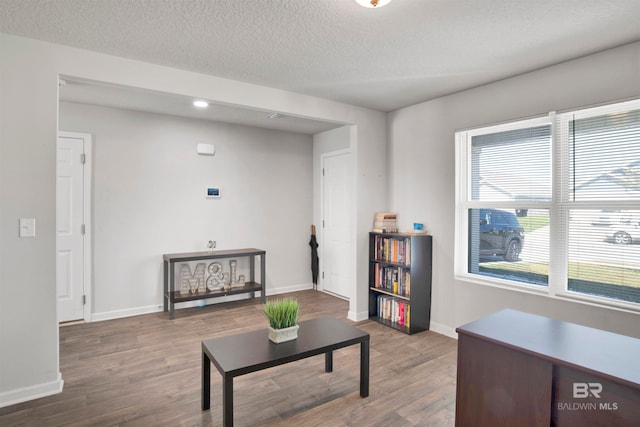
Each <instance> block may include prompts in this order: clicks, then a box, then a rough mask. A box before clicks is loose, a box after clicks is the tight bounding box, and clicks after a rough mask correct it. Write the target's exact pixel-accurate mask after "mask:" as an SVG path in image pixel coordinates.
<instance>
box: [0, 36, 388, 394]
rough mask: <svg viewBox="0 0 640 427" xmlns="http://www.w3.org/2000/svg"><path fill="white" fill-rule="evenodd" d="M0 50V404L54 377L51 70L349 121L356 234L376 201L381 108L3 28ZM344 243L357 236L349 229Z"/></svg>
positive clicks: (361, 304)
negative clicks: (21, 225)
mask: <svg viewBox="0 0 640 427" xmlns="http://www.w3.org/2000/svg"><path fill="white" fill-rule="evenodd" d="M0 52H2V55H0V95H1V96H0V201H1V203H2V205H1V211H0V406H6V405H8V404H11V403H14V402H18V401H22V400H27V399H32V398H35V397H38V396H43V395H47V394H51V393H55V392H57V391H60V389H61V387H62V385H63V382H62V378H61V376H60V374H59V362H58V327H57V320H56V290H55V289H56V286H55V276H56V270H55V146H56V134H57V130H58V129H57V124H58V96H57V89H58V76H59V75H61V76H69V77H74V78H81V79H88V80H95V81H101V82H106V83H113V84H118V85H125V86H131V87H136V88H141V89H148V90H152V91H161V92H168V93H175V94H178V95H184V96H190V97H197V98H204V99H209V100H211V101H213V102H220V103H226V104H230V105H241V106H247V107H250V108H253V109H261V110H265V111H276V112H280V113H283V114H288V115H293V116H299V117H309V118H314V119H319V120H325V121H331V122H339V123H345V124H353V125H356V126H357V129H358V130H357V133H355V134H352V137H351V149H352V152H353V153H354V188H355V191H356V192H357V207H358V212H357V213H356V215H355V216H356V218H355V224H356V227H355V232H356V233H357V234H358V236H360V237H362V236H366V233H367V231H368V230H369V228H370V227H371V223H370V218H371V217H372V216H373V212H374V211H375V210H377V209H380V208H381V207H382V206H383V205H384V204H385V196H384V194H382V192H380V191H379V188H380V183H384V182H385V181H386V176H384V174H385V173H386V169H384V168H381V167H378V166H379V165H380V164H384V162H385V141H386V121H385V114H384V113H380V112H376V111H372V110H367V109H364V108H360V107H355V106H351V105H346V104H341V103H338V102H333V101H328V100H325V99H320V98H315V97H311V96H307V95H302V94H297V93H293V92H287V91H283V90H278V89H273V88H268V87H264V86H258V85H252V84H248V83H242V82H237V81H233V80H228V79H222V78H217V77H212V76H207V75H203V74H198V73H193V72H187V71H183V70H178V69H174V68H169V67H164V66H159V65H154V64H149V63H144V62H140V61H134V60H129V59H124V58H118V57H114V56H110V55H103V54H98V53H95V52H89V51H85V50H81V49H75V48H69V47H64V46H60V45H55V44H51V43H44V42H39V41H35V40H29V39H25V38H21V37H16V36H10V35H6V34H0ZM96 145H97V141H96ZM96 156H99V153H98V152H96ZM372 168H377V171H376V173H375V174H373V173H372ZM96 173H97V171H96ZM221 187H222V186H221ZM310 191H311V190H310ZM309 215H311V214H309ZM20 217H27V218H36V222H37V225H36V230H37V236H36V237H35V238H30V239H20V238H18V218H20ZM365 217H366V218H367V220H366V221H362V218H365ZM307 226H308V225H307ZM307 230H308V229H306V227H305V234H306V232H307ZM307 236H308V235H307ZM208 239H209V238H208V237H207V240H208ZM203 240H204V239H203ZM191 244H193V245H195V244H196V242H195V240H193V241H191V242H190V243H189V245H191ZM354 246H357V248H360V247H361V246H366V244H365V243H362V244H359V242H358V241H357V240H356V239H354ZM266 249H268V248H266ZM356 250H357V252H355V251H356ZM304 253H305V254H308V251H307V250H305V252H304ZM354 254H355V255H354V257H357V260H358V261H357V262H358V270H357V271H356V276H355V283H354V284H353V286H357V287H358V292H359V293H358V292H356V293H355V295H354V298H353V299H352V301H351V302H350V305H351V307H355V308H350V311H352V310H354V311H356V312H360V311H363V310H366V306H367V299H366V284H367V278H366V262H367V254H366V250H365V251H364V252H363V251H361V250H358V249H354ZM94 255H95V256H97V255H96V254H94ZM274 256H275V254H274ZM151 257H153V255H151ZM267 261H268V263H271V262H276V259H273V261H272V258H269V259H268V260H267ZM94 273H95V272H94ZM153 279H154V278H150V280H153ZM155 279H157V277H156V278H155ZM267 279H268V280H269V278H267ZM360 287H364V288H363V289H364V290H363V291H361V290H360ZM362 292H364V294H363V295H364V297H362ZM105 309H108V308H107V307H105Z"/></svg>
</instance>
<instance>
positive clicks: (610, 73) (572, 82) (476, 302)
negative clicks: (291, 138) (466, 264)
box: [388, 43, 640, 337]
mask: <svg viewBox="0 0 640 427" xmlns="http://www.w3.org/2000/svg"><path fill="white" fill-rule="evenodd" d="M638 96H640V43H635V44H632V45H628V46H624V47H621V48H618V49H613V50H609V51H605V52H602V53H599V54H596V55H592V56H589V57H585V58H582V59H578V60H574V61H569V62H566V63H563V64H559V65H557V66H553V67H549V68H546V69H542V70H538V71H535V72H532V73H528V74H524V75H521V76H517V77H514V78H510V79H507V80H503V81H500V82H497V83H494V84H490V85H486V86H483V87H479V88H476V89H472V90H467V91H464V92H460V93H458V94H455V95H451V96H447V97H443V98H439V99H436V100H434V101H430V102H425V103H421V104H417V105H414V106H411V107H407V108H404V109H401V110H398V111H395V112H393V113H390V114H389V117H388V127H389V134H390V137H389V150H390V154H389V158H390V162H389V168H390V171H389V176H390V194H391V197H390V209H391V210H393V211H396V212H399V213H400V215H399V217H398V218H399V222H400V227H401V228H408V227H409V226H410V223H411V222H413V221H415V220H419V222H424V223H425V225H426V227H427V228H428V229H429V231H430V232H431V233H432V234H433V236H434V258H433V305H432V317H431V319H432V327H433V329H435V330H439V331H441V332H444V333H448V334H452V335H453V334H454V329H455V327H457V326H459V325H461V324H464V323H466V322H469V321H472V320H475V319H477V318H479V317H482V316H484V315H487V314H489V313H491V312H494V311H497V310H500V309H503V308H507V307H510V308H514V309H520V310H524V311H528V312H532V313H536V314H540V315H544V316H550V317H554V318H559V319H562V320H566V321H571V322H576V323H581V324H585V325H588V326H592V327H596V328H601V329H605V330H610V331H613V332H617V333H621V334H626V335H632V336H636V337H640V328H638V325H639V323H640V322H639V320H640V319H639V316H638V315H637V314H630V313H625V312H621V311H615V310H612V309H606V308H599V307H592V306H588V305H584V304H580V303H576V302H568V301H561V300H554V299H550V298H545V297H540V296H534V295H530V294H525V293H520V292H516V291H510V290H504V289H497V288H492V287H488V286H482V285H477V284H472V283H465V282H461V281H457V280H455V279H454V270H453V257H454V215H453V213H454V208H455V187H454V183H455V176H454V174H455V170H454V165H455V163H454V133H455V131H456V130H461V129H466V128H471V127H474V126H481V125H487V124H492V123H498V122H504V121H509V120H514V119H520V118H526V117H530V116H535V115H539V114H544V113H547V112H549V111H560V110H563V109H569V108H576V107H582V106H587V105H592V104H597V103H604V102H609V101H615V100H621V99H626V98H631V97H638Z"/></svg>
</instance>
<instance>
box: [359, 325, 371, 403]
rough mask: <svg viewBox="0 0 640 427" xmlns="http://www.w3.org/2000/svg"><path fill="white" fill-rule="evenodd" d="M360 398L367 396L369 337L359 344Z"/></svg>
mask: <svg viewBox="0 0 640 427" xmlns="http://www.w3.org/2000/svg"><path fill="white" fill-rule="evenodd" d="M360 396H361V397H367V396H369V337H367V339H366V340H365V341H362V342H361V343H360Z"/></svg>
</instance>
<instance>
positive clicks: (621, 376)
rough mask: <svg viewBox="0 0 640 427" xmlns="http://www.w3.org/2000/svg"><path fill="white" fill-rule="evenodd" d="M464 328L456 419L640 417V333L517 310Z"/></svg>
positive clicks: (460, 422)
mask: <svg viewBox="0 0 640 427" xmlns="http://www.w3.org/2000/svg"><path fill="white" fill-rule="evenodd" d="M457 332H458V372H457V384H456V389H457V392H456V426H458V427H466V426H561V427H563V426H603V427H604V426H607V427H612V426H638V425H640V369H639V368H638V361H639V360H640V340H638V339H636V338H631V337H627V336H623V335H618V334H614V333H610V332H606V331H601V330H598V329H593V328H588V327H585V326H581V325H576V324H573V323H568V322H562V321H559V320H554V319H549V318H546V317H541V316H536V315H532V314H528V313H522V312H518V311H514V310H503V311H500V312H498V313H495V314H492V315H490V316H487V317H484V318H482V319H479V320H477V321H475V322H471V323H468V324H466V325H464V326H461V327H459V328H458V329H457Z"/></svg>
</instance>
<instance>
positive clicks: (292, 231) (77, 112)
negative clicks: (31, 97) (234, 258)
mask: <svg viewBox="0 0 640 427" xmlns="http://www.w3.org/2000/svg"><path fill="white" fill-rule="evenodd" d="M60 129H61V130H66V131H71V130H73V131H78V132H80V131H82V132H87V133H91V134H92V135H93V138H94V150H93V155H94V158H93V170H94V187H93V189H92V191H93V209H94V219H93V224H94V229H93V242H94V260H93V266H94V267H93V271H94V278H95V279H94V286H93V292H92V295H93V313H94V314H96V315H97V316H94V318H96V317H97V318H108V317H113V316H119V315H121V314H132V313H142V312H147V311H155V310H157V308H158V307H159V306H160V307H161V306H162V254H163V253H176V252H192V251H204V250H207V246H206V245H207V242H208V241H209V240H215V241H216V244H217V249H239V248H246V247H256V248H260V249H264V250H266V252H267V261H268V262H267V267H268V268H267V274H266V276H267V277H266V279H267V280H266V285H267V294H271V293H274V292H286V291H291V290H299V289H308V288H311V276H310V273H309V268H308V267H309V266H308V257H307V256H306V255H307V254H306V246H307V239H308V225H309V224H310V222H311V216H312V202H313V201H312V191H311V189H312V176H311V170H312V167H311V165H312V137H311V136H309V135H302V134H295V133H286V132H278V131H270V130H265V129H258V128H253V127H247V126H238V125H230V124H224V123H216V122H211V121H204V120H194V119H185V118H179V117H172V116H166V115H158V114H150V113H142V112H136V111H127V110H119V109H113V108H105V107H96V106H90V105H85V104H76V103H67V102H63V103H61V105H60ZM198 143H207V144H213V145H214V146H215V147H216V154H215V156H200V155H198V154H197V153H196V144H198ZM205 186H214V187H220V188H221V191H222V197H221V198H220V199H206V198H205V197H204V188H205ZM303 255H304V256H303ZM242 261H243V260H242V259H239V260H238V262H240V263H241V262H242ZM244 261H246V260H244ZM245 264H246V263H245ZM239 265H240V264H239ZM225 270H226V271H228V266H225ZM238 273H239V274H240V273H244V272H242V271H239V272H238ZM245 275H246V276H247V277H248V272H246V274H245Z"/></svg>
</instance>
